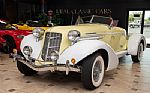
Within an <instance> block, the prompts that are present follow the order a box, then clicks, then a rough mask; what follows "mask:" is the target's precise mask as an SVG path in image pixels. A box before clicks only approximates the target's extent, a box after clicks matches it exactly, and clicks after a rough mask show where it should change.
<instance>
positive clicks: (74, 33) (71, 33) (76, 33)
mask: <svg viewBox="0 0 150 93" xmlns="http://www.w3.org/2000/svg"><path fill="white" fill-rule="evenodd" d="M79 37H80V32H79V31H78V30H71V31H69V32H68V39H69V40H70V41H72V42H73V41H75V40H76V39H77V38H79Z"/></svg>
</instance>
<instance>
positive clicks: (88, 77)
mask: <svg viewBox="0 0 150 93" xmlns="http://www.w3.org/2000/svg"><path fill="white" fill-rule="evenodd" d="M104 67H105V66H104V60H103V58H102V56H101V55H100V54H99V53H94V54H92V55H90V56H88V57H87V58H86V59H84V60H83V64H82V70H81V71H82V72H81V79H82V82H83V85H84V87H85V88H87V89H95V88H97V87H99V86H100V85H101V83H102V80H103V77H104Z"/></svg>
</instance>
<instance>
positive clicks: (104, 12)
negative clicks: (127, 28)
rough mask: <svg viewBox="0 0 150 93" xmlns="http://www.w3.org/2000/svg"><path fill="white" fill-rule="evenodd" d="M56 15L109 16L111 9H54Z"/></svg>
mask: <svg viewBox="0 0 150 93" xmlns="http://www.w3.org/2000/svg"><path fill="white" fill-rule="evenodd" d="M54 12H55V13H56V14H75V15H76V14H77V15H93V14H96V15H111V13H112V11H111V9H109V8H108V9H107V8H106V9H105V8H100V9H55V10H54Z"/></svg>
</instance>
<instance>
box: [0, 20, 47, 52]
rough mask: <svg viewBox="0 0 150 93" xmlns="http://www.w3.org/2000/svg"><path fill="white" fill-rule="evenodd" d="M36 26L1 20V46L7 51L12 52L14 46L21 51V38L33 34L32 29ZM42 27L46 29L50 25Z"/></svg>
mask: <svg viewBox="0 0 150 93" xmlns="http://www.w3.org/2000/svg"><path fill="white" fill-rule="evenodd" d="M35 28H36V27H33V26H29V25H26V24H24V25H18V24H8V23H6V22H4V21H2V20H0V38H1V40H0V48H1V49H2V50H3V51H4V52H6V53H11V52H12V50H13V48H16V49H17V50H18V51H20V43H21V40H22V39H23V37H24V36H26V35H28V34H31V33H32V30H33V29H35ZM41 28H42V29H44V30H46V29H48V28H49V27H48V26H47V27H41ZM2 39H3V40H2ZM4 41H5V42H4Z"/></svg>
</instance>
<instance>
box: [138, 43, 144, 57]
mask: <svg viewBox="0 0 150 93" xmlns="http://www.w3.org/2000/svg"><path fill="white" fill-rule="evenodd" d="M142 56H143V44H142V43H140V45H139V49H138V59H139V60H141V59H142Z"/></svg>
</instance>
